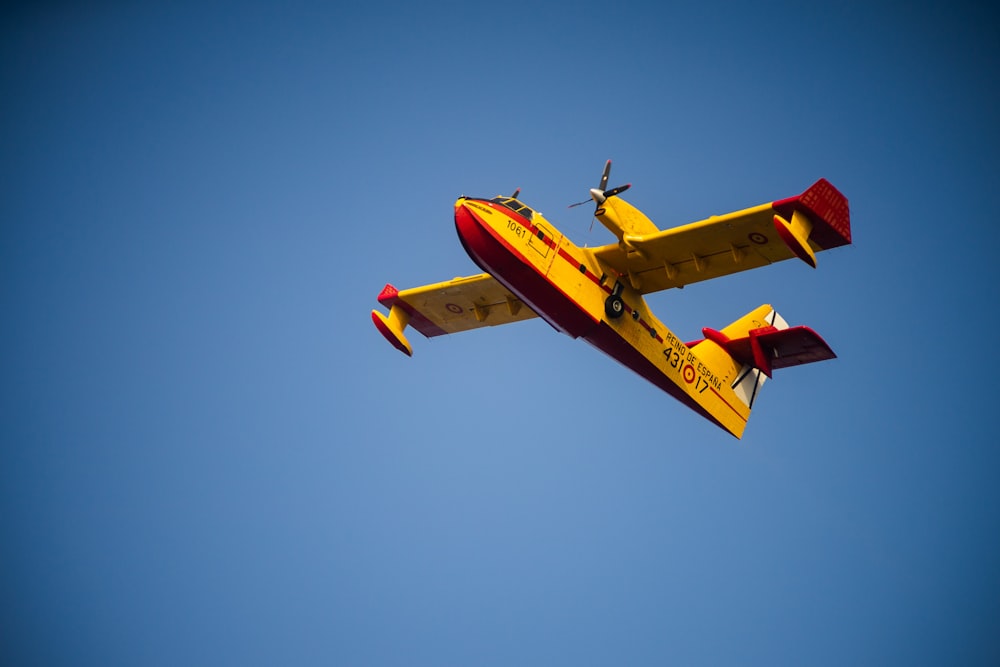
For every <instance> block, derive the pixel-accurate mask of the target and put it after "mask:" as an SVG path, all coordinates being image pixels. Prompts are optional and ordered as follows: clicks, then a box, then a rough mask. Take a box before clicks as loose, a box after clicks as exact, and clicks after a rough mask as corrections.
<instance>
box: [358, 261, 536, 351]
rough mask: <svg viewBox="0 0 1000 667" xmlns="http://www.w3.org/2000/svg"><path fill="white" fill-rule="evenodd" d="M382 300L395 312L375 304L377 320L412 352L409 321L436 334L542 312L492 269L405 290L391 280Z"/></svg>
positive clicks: (389, 335)
mask: <svg viewBox="0 0 1000 667" xmlns="http://www.w3.org/2000/svg"><path fill="white" fill-rule="evenodd" d="M378 300H379V303H381V304H382V305H383V306H386V307H387V308H389V316H388V317H386V316H385V315H383V314H382V313H381V312H379V311H377V310H373V311H372V320H373V321H374V323H375V326H376V327H377V328H378V329H379V331H380V332H381V333H382V335H383V336H385V337H386V339H387V340H388V341H389V342H390V343H392V344H393V345H394V346H395V347H396V348H397V349H399V350H401V351H402V352H404V353H406V354H412V353H413V351H412V348H410V345H409V343H408V342H407V340H406V338H405V337H404V336H403V330H404V329H405V328H406V327H407V326H411V327H413V328H414V329H416V330H417V331H419V332H420V333H422V334H423V335H424V336H426V337H428V338H432V337H434V336H443V335H445V334H452V333H458V332H460V331H468V330H470V329H479V328H482V327H490V326H497V325H500V324H509V323H511V322H520V321H522V320H529V319H531V318H533V317H537V315H536V314H535V312H534V311H533V310H531V308H529V307H527V306H526V305H525V304H524V303H523V302H522V301H521V300H520V299H518V298H517V297H516V296H514V295H513V294H512V293H511V292H510V291H509V290H508V289H507V288H506V287H504V286H503V285H501V284H500V283H499V282H497V280H496V278H494V277H493V276H491V275H489V274H488V273H482V274H479V275H476V276H469V277H467V278H454V279H452V280H448V281H445V282H442V283H435V284H433V285H424V286H422V287H414V288H410V289H405V290H397V289H396V288H395V287H393V286H392V285H386V286H385V288H384V289H383V290H382V293H381V294H379V297H378Z"/></svg>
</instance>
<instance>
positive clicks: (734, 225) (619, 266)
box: [372, 160, 851, 438]
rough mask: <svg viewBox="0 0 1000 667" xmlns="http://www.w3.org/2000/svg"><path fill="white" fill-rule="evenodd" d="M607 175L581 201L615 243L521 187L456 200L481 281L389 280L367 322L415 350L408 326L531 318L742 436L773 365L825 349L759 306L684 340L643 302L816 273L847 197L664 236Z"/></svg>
mask: <svg viewBox="0 0 1000 667" xmlns="http://www.w3.org/2000/svg"><path fill="white" fill-rule="evenodd" d="M610 170H611V161H610V160H608V161H607V163H606V164H605V166H604V171H603V173H602V175H601V180H600V183H599V185H598V187H596V188H593V189H591V190H590V197H591V199H592V200H593V202H594V203H595V204H596V210H595V211H594V217H595V218H596V219H597V220H599V221H600V222H601V223H602V224H603V225H604V226H605V227H607V228H608V230H610V231H611V233H612V234H614V235H615V237H616V242H614V243H611V244H608V245H604V246H600V247H595V248H586V247H580V246H577V245H575V244H574V243H573V242H571V241H570V240H569V239H568V238H566V237H565V236H564V235H563V234H561V233H560V232H559V231H558V230H557V229H556V228H555V227H554V226H553V225H552V223H550V222H549V221H548V220H546V219H545V218H544V217H543V216H542V214H541V213H539V212H538V211H534V210H532V209H531V208H530V207H528V206H527V205H526V204H524V203H523V202H521V201H520V200H519V199H518V195H519V194H520V188H519V189H517V190H515V191H514V194H512V195H511V196H509V197H504V196H496V197H493V198H490V199H485V198H477V197H467V196H464V195H463V196H461V197H459V198H458V200H457V201H456V202H455V228H456V230H457V232H458V238H459V240H460V241H461V243H462V245H463V246H464V248H465V251H466V252H467V253H468V255H469V257H470V258H472V260H473V261H474V262H475V263H476V264H477V265H478V266H479V268H481V269H482V270H483V271H484V273H481V274H478V275H474V276H468V277H462V278H454V279H453V280H448V281H445V282H440V283H435V284H432V285H425V286H422V287H414V288H410V289H404V290H397V289H396V288H395V287H393V286H392V285H391V284H387V285H386V286H385V288H383V290H382V292H381V293H380V294H379V295H378V301H379V303H380V304H381V305H382V306H384V307H386V308H388V309H389V314H388V316H386V315H385V314H383V313H382V312H381V311H379V310H373V311H372V321H373V322H374V324H375V327H376V328H377V329H378V330H379V332H380V333H381V334H382V335H383V336H384V337H385V338H386V340H388V341H389V342H390V343H391V344H392V345H393V346H394V347H395V348H396V349H398V350H400V351H401V352H403V353H404V354H406V355H408V356H412V354H413V348H412V347H411V346H410V343H409V341H407V339H406V337H405V336H404V335H403V334H404V330H405V329H406V327H407V326H410V327H412V328H414V329H416V330H417V331H419V332H420V333H422V334H423V335H424V336H426V337H428V338H431V337H434V336H441V335H445V334H453V333H457V332H460V331H467V330H470V329H477V328H481V327H488V326H497V325H501V324H509V323H512V322H520V321H523V320H529V319H533V318H535V317H540V318H541V319H543V320H544V321H546V322H547V323H548V324H550V325H551V326H552V327H553V328H555V329H556V330H557V331H560V332H562V333H564V334H566V335H568V336H569V337H570V338H582V339H583V340H585V341H587V342H588V343H589V344H591V345H593V346H594V347H596V348H597V349H598V350H600V351H602V352H604V353H605V354H607V355H608V356H610V357H611V358H613V359H615V360H616V361H618V362H619V363H621V364H622V365H624V366H625V367H627V368H629V369H631V370H632V371H634V372H635V373H637V374H639V375H640V376H641V377H643V378H645V379H646V380H648V381H649V382H651V383H652V384H653V385H655V386H657V387H659V388H660V389H662V390H664V391H665V392H667V393H668V394H670V395H671V396H673V397H674V398H676V399H677V400H679V401H680V402H681V403H683V404H684V405H686V406H687V407H689V408H691V409H692V410H694V411H695V412H697V413H698V414H700V415H702V416H703V417H705V418H706V419H708V420H709V421H711V422H712V423H714V424H716V425H717V426H719V427H721V428H722V429H724V430H725V431H727V432H729V433H731V434H732V435H733V436H735V437H736V438H742V436H743V433H744V429H745V428H746V425H747V420H748V419H749V417H750V411H751V409H752V408H753V406H754V403H755V401H756V399H757V396H758V395H759V393H760V388H761V386H762V385H763V384H764V382H765V380H766V379H767V378H770V377H771V376H772V373H773V372H774V371H775V370H778V369H783V368H788V367H791V366H797V365H800V364H807V363H813V362H817V361H823V360H825V359H833V358H835V357H836V355H835V354H834V352H833V350H832V349H831V348H830V346H829V345H827V343H826V341H824V340H823V339H822V338H821V337H820V336H819V334H817V333H816V332H815V331H813V330H812V329H810V328H809V327H806V326H789V325H788V323H787V322H786V321H785V320H784V319H783V318H782V317H781V316H780V315H778V313H777V312H775V310H774V308H773V307H771V306H770V305H767V304H765V305H762V306H760V307H758V308H755V309H754V310H752V311H751V312H749V313H747V314H746V315H744V316H743V317H740V318H739V319H737V320H735V321H734V322H733V323H731V324H729V325H728V326H725V327H723V328H722V329H719V330H716V329H712V328H709V327H705V328H704V329H702V335H703V336H704V337H703V338H702V339H699V340H695V341H691V342H684V341H683V340H682V339H680V338H679V337H678V336H677V335H676V334H674V333H673V332H672V331H670V329H668V328H667V327H666V325H664V324H663V323H662V322H661V321H660V320H659V319H657V318H656V316H655V315H653V313H652V312H651V311H650V309H649V307H648V305H647V304H646V300H645V299H644V298H643V297H644V296H645V295H647V294H650V293H653V292H659V291H661V290H666V289H673V288H678V289H680V288H683V287H685V286H686V285H691V284H693V283H697V282H701V281H704V280H709V279H711V278H718V277H720V276H725V275H729V274H733V273H737V272H739V271H746V270H748V269H754V268H758V267H762V266H766V265H768V264H773V263H775V262H780V261H782V260H785V259H791V258H793V257H797V258H798V259H800V260H802V261H803V262H805V263H806V264H808V265H809V266H811V267H813V268H815V267H816V253H818V252H820V251H823V250H829V249H831V248H836V247H840V246H844V245H848V244H850V243H851V218H850V208H849V206H848V202H847V198H846V197H845V196H844V195H843V194H841V193H840V191H838V190H837V189H836V188H835V187H834V186H833V185H831V184H830V183H829V182H828V181H827V180H826V179H820V180H818V181H816V183H814V184H813V185H812V186H810V187H809V188H808V189H807V190H806V191H805V192H803V193H802V194H800V195H798V196H794V197H789V198H787V199H780V200H776V201H772V202H770V203H766V204H760V205H758V206H754V207H751V208H747V209H743V210H741V211H736V212H734V213H729V214H726V215H720V216H711V217H709V218H707V219H705V220H701V221H698V222H692V223H690V224H686V225H682V226H679V227H674V228H672V229H666V230H660V229H659V228H657V227H656V225H654V224H653V222H652V221H651V220H650V219H649V218H647V217H646V216H645V215H644V214H643V213H641V212H640V211H639V210H638V209H637V208H635V207H634V206H633V205H632V204H629V203H628V202H626V201H625V200H624V199H622V198H621V197H620V196H619V195H621V193H623V192H625V191H626V190H628V189H629V187H631V184H627V185H622V186H618V187H615V188H610V189H608V187H607V186H608V177H609V175H610ZM588 202H589V200H586V201H584V202H580V204H584V203H588ZM576 205H579V204H574V205H573V206H576Z"/></svg>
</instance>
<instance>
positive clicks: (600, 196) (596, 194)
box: [590, 188, 607, 206]
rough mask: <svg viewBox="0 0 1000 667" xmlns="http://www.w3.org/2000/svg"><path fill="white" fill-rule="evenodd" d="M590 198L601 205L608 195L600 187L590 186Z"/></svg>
mask: <svg viewBox="0 0 1000 667" xmlns="http://www.w3.org/2000/svg"><path fill="white" fill-rule="evenodd" d="M590 198H591V199H593V200H594V203H595V204H597V205H598V206H600V205H601V204H603V203H604V202H605V200H606V199H607V197H605V196H604V191H603V190H599V189H598V188H590Z"/></svg>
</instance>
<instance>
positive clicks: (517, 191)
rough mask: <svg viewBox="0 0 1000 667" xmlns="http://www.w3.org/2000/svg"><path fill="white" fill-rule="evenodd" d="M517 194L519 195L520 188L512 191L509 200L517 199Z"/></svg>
mask: <svg viewBox="0 0 1000 667" xmlns="http://www.w3.org/2000/svg"><path fill="white" fill-rule="evenodd" d="M519 194H521V188H518V189H517V190H514V194H512V195H511V196H510V198H511V199H517V196H518V195H519Z"/></svg>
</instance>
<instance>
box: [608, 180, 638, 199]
mask: <svg viewBox="0 0 1000 667" xmlns="http://www.w3.org/2000/svg"><path fill="white" fill-rule="evenodd" d="M630 187H632V184H631V183H626V184H625V185H619V186H618V187H617V188H613V189H611V190H608V191H607V192H605V193H604V198H605V199H607V198H608V197H614V196H615V195H620V194H621V193H623V192H625V191H626V190H628V189H629V188H630Z"/></svg>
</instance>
